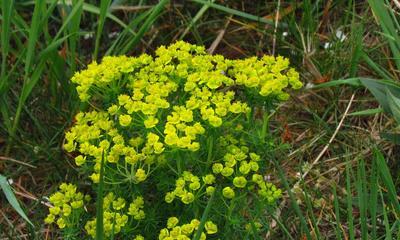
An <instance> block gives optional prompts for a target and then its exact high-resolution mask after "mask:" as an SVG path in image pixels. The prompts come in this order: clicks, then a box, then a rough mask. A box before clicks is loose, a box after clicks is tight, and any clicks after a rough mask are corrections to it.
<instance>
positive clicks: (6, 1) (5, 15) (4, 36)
mask: <svg viewBox="0 0 400 240" xmlns="http://www.w3.org/2000/svg"><path fill="white" fill-rule="evenodd" d="M13 8H14V1H10V0H3V1H2V2H1V15H2V21H1V75H0V80H1V81H0V82H1V83H0V84H2V85H3V81H5V79H4V77H5V74H6V65H7V56H8V52H9V47H10V32H11V30H10V25H11V17H12V15H11V13H12V12H13ZM2 85H0V92H1V89H2V87H1V86H2Z"/></svg>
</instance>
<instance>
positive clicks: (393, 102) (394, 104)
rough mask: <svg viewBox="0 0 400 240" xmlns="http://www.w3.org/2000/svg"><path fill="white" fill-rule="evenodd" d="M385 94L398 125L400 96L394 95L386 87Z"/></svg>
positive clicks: (399, 120) (399, 122)
mask: <svg viewBox="0 0 400 240" xmlns="http://www.w3.org/2000/svg"><path fill="white" fill-rule="evenodd" d="M386 95H387V99H388V103H389V107H390V110H391V112H392V115H393V117H394V119H395V120H396V121H397V123H398V124H399V125H400V98H398V97H396V96H394V95H393V93H392V92H391V91H390V90H389V89H387V88H386Z"/></svg>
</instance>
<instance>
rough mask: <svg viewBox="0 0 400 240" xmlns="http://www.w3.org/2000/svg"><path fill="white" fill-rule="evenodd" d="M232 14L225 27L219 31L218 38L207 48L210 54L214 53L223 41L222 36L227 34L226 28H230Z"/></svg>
mask: <svg viewBox="0 0 400 240" xmlns="http://www.w3.org/2000/svg"><path fill="white" fill-rule="evenodd" d="M231 19H232V15H231V16H229V18H228V21H227V22H226V24H225V26H224V28H223V29H221V30H220V31H219V33H218V36H217V38H215V40H214V42H213V43H212V44H211V46H210V47H209V48H208V49H207V52H208V53H209V54H213V53H214V51H215V49H216V48H217V47H218V45H219V43H220V42H221V40H222V38H223V37H224V35H225V32H226V29H227V28H228V25H229V23H230V22H231Z"/></svg>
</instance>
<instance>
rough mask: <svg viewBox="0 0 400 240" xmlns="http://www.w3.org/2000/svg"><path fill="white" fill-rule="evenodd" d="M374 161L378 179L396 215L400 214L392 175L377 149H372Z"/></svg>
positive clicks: (399, 205)
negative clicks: (385, 190)
mask: <svg viewBox="0 0 400 240" xmlns="http://www.w3.org/2000/svg"><path fill="white" fill-rule="evenodd" d="M374 155H375V161H376V163H377V167H378V171H379V176H380V179H382V181H383V184H384V187H385V188H386V189H387V191H388V197H389V200H390V203H391V204H392V205H393V208H394V210H395V212H396V214H397V215H400V204H399V200H398V199H397V192H396V187H395V185H394V183H393V179H392V175H391V174H390V171H389V167H388V166H387V164H386V161H385V158H384V157H383V155H382V153H381V152H380V151H379V150H378V149H374Z"/></svg>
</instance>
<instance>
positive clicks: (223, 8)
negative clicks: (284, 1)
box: [191, 0, 284, 26]
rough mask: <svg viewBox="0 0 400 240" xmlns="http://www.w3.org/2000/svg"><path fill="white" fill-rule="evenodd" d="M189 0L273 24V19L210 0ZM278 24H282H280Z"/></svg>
mask: <svg viewBox="0 0 400 240" xmlns="http://www.w3.org/2000/svg"><path fill="white" fill-rule="evenodd" d="M191 1H192V2H196V3H200V4H203V5H207V6H209V7H211V8H215V9H217V10H220V11H222V12H226V13H229V14H232V15H235V16H239V17H242V18H246V19H249V20H252V21H256V22H261V23H265V24H269V25H274V21H271V20H267V19H265V18H263V17H258V16H254V15H252V14H249V13H245V12H242V11H239V10H236V9H232V8H228V7H225V6H222V5H219V4H215V3H212V2H210V1H204V0H191ZM280 25H281V26H284V24H280Z"/></svg>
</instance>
